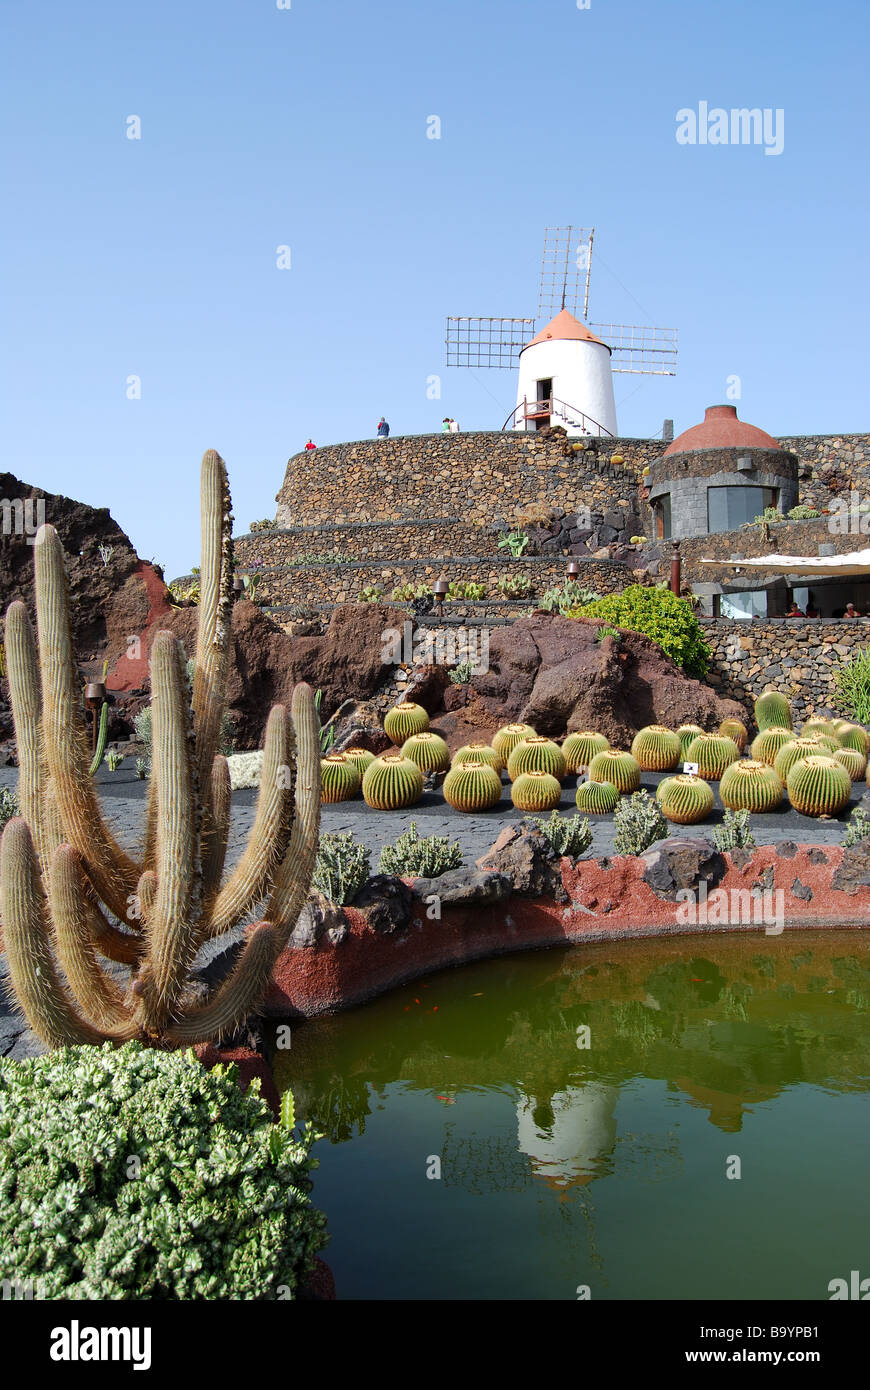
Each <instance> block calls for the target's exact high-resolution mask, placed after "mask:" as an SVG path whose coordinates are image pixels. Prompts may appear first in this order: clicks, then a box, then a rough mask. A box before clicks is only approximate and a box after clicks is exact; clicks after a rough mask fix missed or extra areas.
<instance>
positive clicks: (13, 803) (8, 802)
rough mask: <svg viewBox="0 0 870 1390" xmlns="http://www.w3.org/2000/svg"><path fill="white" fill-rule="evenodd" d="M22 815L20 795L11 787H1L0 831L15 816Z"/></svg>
mask: <svg viewBox="0 0 870 1390" xmlns="http://www.w3.org/2000/svg"><path fill="white" fill-rule="evenodd" d="M20 814H21V810H20V807H19V804H18V793H17V792H15V791H13V790H12V788H11V787H0V830H2V829H3V827H4V825H5V824H6V822H7V821H9V820H11V819H12V817H13V816H18V815H20Z"/></svg>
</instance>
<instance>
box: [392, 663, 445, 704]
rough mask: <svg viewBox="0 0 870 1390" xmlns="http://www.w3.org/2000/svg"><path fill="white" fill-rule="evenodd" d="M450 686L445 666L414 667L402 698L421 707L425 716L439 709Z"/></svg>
mask: <svg viewBox="0 0 870 1390" xmlns="http://www.w3.org/2000/svg"><path fill="white" fill-rule="evenodd" d="M449 684H450V672H449V671H448V669H447V667H446V666H415V668H414V670H413V671H412V672H411V674H410V676H409V678H408V684H407V685H406V686H405V693H404V696H403V698H404V699H405V700H412V701H413V702H414V704H415V705H422V706H423V708H424V710H425V711H426V713H427V714H434V712H435V710H436V709H440V708H441V700H442V698H443V695H444V691H445V690H446V688H447V686H448V685H449Z"/></svg>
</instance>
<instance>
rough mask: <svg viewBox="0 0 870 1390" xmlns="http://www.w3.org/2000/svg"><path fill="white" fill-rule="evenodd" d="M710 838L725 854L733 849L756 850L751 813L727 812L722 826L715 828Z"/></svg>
mask: <svg viewBox="0 0 870 1390" xmlns="http://www.w3.org/2000/svg"><path fill="white" fill-rule="evenodd" d="M710 838H711V839H712V841H713V844H714V845H715V846H716V848H717V849H718V850H719V851H720V852H721V853H723V854H725V853H726V852H728V851H729V850H732V849H755V835H754V834H753V832H752V827H751V826H750V824H749V812H748V811H729V810H726V812H725V814H724V816H723V817H722V823H721V825H716V826H714V827H713V829H712V830H711V832H710Z"/></svg>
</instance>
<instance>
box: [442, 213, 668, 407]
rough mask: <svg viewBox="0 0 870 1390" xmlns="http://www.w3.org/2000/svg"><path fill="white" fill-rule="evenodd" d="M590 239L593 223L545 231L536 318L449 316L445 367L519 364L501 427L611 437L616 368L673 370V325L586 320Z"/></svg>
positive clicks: (661, 373) (640, 371) (646, 372)
mask: <svg viewBox="0 0 870 1390" xmlns="http://www.w3.org/2000/svg"><path fill="white" fill-rule="evenodd" d="M594 237H595V228H594V227H590V228H585V227H548V228H547V229H546V232H545V235H544V256H543V262H542V267H541V285H540V294H539V298H538V318H537V319H520V318H479V317H467V316H463V317H449V318H448V319H447V365H448V367H501V368H513V369H514V370H516V369H517V359H519V371H518V379H517V404H516V407H515V409H514V410H513V411H511V414H510V415H509V416H508V418H507V420H506V421H505V423H504V425H503V426H502V428H503V429H514V430H534V429H542V428H543V427H544V426H545V425H562V426H563V427H564V428H565V430H566V431H567V433H568V434H569V435H583V434H590V435H615V434H616V433H617V424H616V405H615V403H614V399H613V373H614V372H632V373H637V374H643V375H651V376H674V375H675V373H676V363H677V333H676V329H670V328H651V327H637V326H634V325H627V324H614V323H609V324H598V323H596V324H591V325H587V323H586V315H587V313H588V310H589V280H590V275H591V270H592V243H593V240H594ZM581 295H582V300H583V308H582V318H578V317H577V312H578V307H579V303H580V299H581ZM539 321H543V327H542V328H541V329H540V330H538V327H537V325H538V322H539ZM593 330H594V331H593Z"/></svg>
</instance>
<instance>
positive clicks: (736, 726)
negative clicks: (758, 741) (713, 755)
mask: <svg viewBox="0 0 870 1390" xmlns="http://www.w3.org/2000/svg"><path fill="white" fill-rule="evenodd" d="M719 732H720V734H722V735H723V737H724V738H733V740H734V742H735V743H736V744H737V747H738V748H739V749H740V752H741V753H742V752H743V750H744V748H745V747H746V745H747V743H748V741H749V730H748V729H747V727H746V725H745V724H744V723H743V721H742V719H723V720H722V723H721V724H720V725H719Z"/></svg>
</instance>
